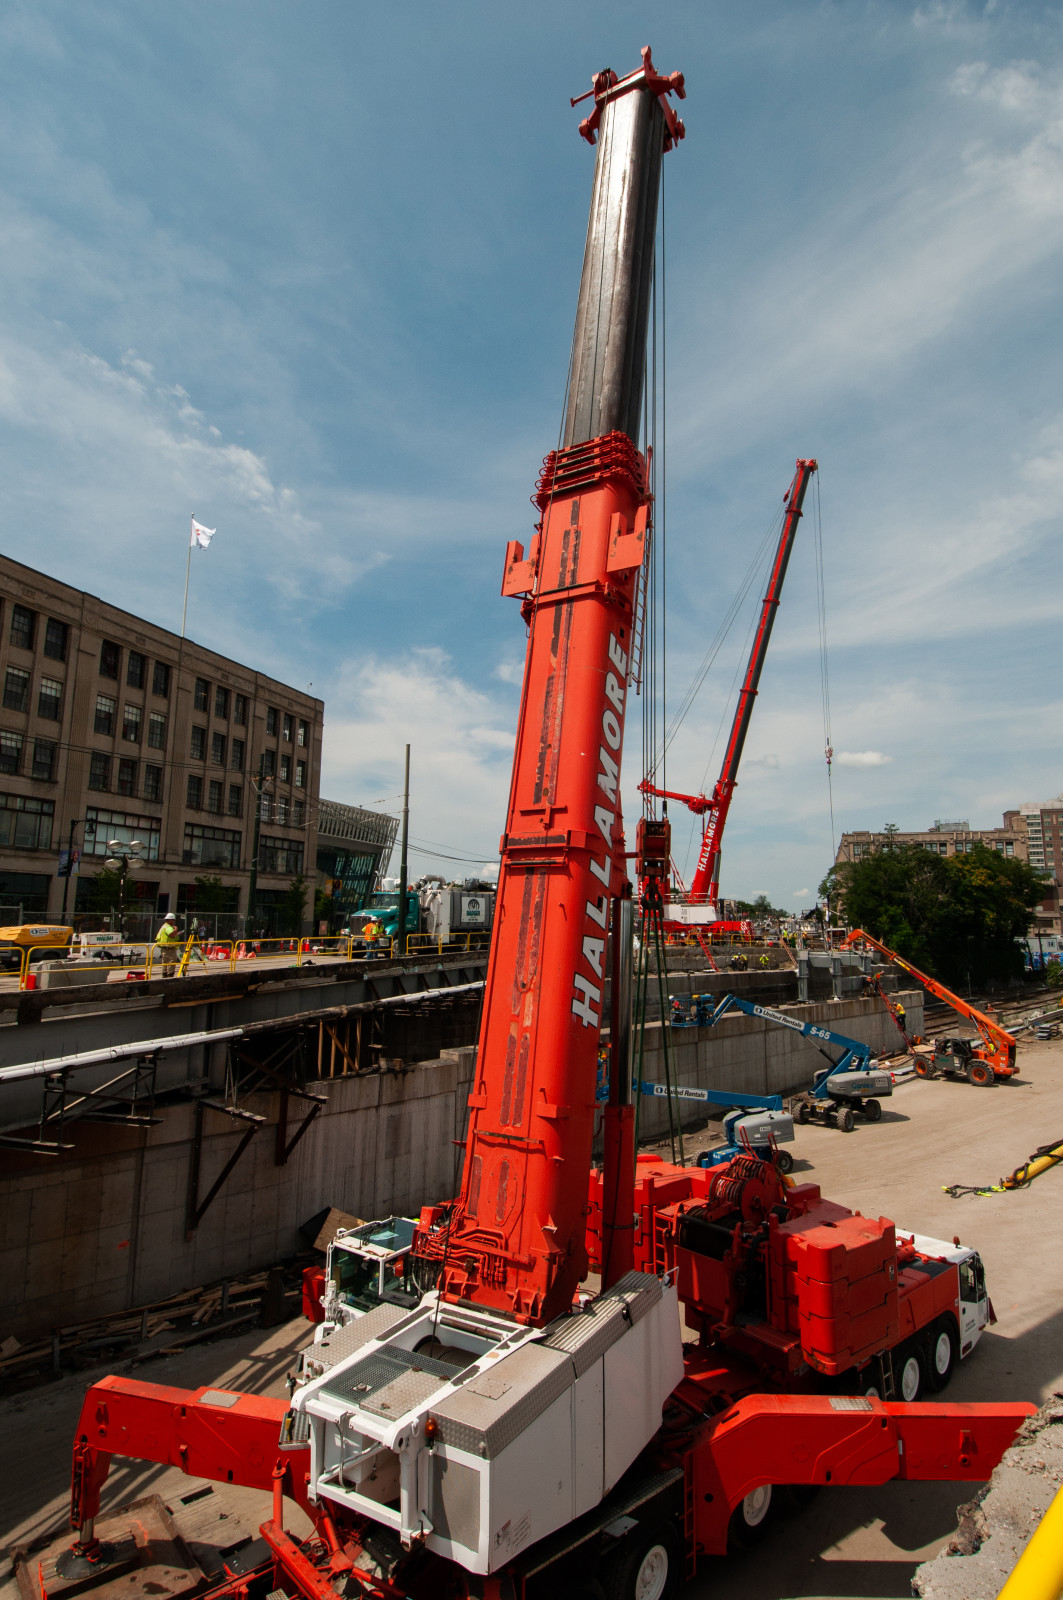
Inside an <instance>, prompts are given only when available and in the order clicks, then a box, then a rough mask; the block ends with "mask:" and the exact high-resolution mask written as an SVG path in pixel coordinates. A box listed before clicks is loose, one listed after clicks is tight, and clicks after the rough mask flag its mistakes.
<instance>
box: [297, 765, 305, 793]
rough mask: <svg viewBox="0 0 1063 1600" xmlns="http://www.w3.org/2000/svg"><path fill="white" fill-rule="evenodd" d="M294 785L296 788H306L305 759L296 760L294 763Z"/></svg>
mask: <svg viewBox="0 0 1063 1600" xmlns="http://www.w3.org/2000/svg"><path fill="white" fill-rule="evenodd" d="M295 787H296V788H297V789H305V788H306V762H305V761H297V762H296V763H295Z"/></svg>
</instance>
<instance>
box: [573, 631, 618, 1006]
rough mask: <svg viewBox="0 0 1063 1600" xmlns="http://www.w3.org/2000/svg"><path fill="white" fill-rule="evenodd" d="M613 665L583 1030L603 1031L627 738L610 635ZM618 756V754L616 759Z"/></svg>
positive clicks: (579, 979) (576, 981)
mask: <svg viewBox="0 0 1063 1600" xmlns="http://www.w3.org/2000/svg"><path fill="white" fill-rule="evenodd" d="M609 660H610V662H611V663H612V666H613V667H614V668H615V669H616V670H615V671H613V670H611V669H610V670H607V671H606V674H605V704H604V706H603V708H602V743H601V745H600V746H599V749H598V762H599V767H600V770H599V773H598V788H599V789H601V791H602V793H603V794H604V795H605V797H606V799H607V800H608V801H610V803H611V805H612V806H613V807H615V808H616V809H614V810H610V807H609V806H607V805H596V806H595V808H594V821H595V824H596V826H597V828H598V831H599V833H600V834H601V836H602V838H603V839H604V840H605V855H604V858H603V860H602V861H600V862H599V861H597V860H595V858H594V856H592V857H591V861H590V869H591V871H592V872H593V873H594V876H595V877H596V878H599V879H600V880H601V882H602V883H603V884H604V885H605V893H604V894H600V895H598V897H597V898H596V899H594V900H588V901H587V905H586V911H585V916H586V923H585V927H586V932H585V933H584V935H583V960H584V962H585V963H586V965H587V968H588V969H589V971H590V972H592V973H593V974H594V976H593V977H588V976H587V974H586V973H584V972H576V973H575V974H574V975H573V979H572V985H573V989H574V991H575V993H574V994H573V996H572V1015H573V1016H574V1017H578V1018H579V1019H580V1021H581V1022H582V1024H583V1026H584V1027H585V1028H597V1027H600V1026H601V1005H602V987H603V983H604V977H605V940H606V928H607V926H608V922H609V890H610V887H611V884H612V878H613V829H614V827H615V826H616V814H617V810H619V806H620V797H619V795H618V792H617V784H618V782H619V779H620V746H621V744H622V742H623V738H624V699H625V695H626V693H627V689H626V685H627V655H626V654H625V652H624V651H623V650H621V648H620V645H619V644H618V642H617V639H616V635H615V634H612V633H611V634H610V635H609ZM614 752H615V754H614Z"/></svg>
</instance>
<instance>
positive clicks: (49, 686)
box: [37, 678, 63, 722]
mask: <svg viewBox="0 0 1063 1600" xmlns="http://www.w3.org/2000/svg"><path fill="white" fill-rule="evenodd" d="M62 701H63V685H62V684H61V683H60V682H59V679H58V678H42V679H41V682H40V688H39V689H38V691H37V715H38V716H39V717H44V719H45V721H46V722H58V721H59V710H60V706H61V705H62Z"/></svg>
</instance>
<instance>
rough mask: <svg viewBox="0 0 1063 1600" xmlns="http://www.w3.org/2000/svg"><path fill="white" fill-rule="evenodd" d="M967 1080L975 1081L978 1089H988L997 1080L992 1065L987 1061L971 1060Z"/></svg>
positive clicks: (968, 1064)
mask: <svg viewBox="0 0 1063 1600" xmlns="http://www.w3.org/2000/svg"><path fill="white" fill-rule="evenodd" d="M967 1081H968V1082H969V1083H973V1084H974V1086H975V1088H977V1089H988V1088H989V1086H990V1084H991V1083H993V1082H994V1081H995V1079H994V1075H993V1069H992V1067H991V1066H990V1065H989V1063H988V1062H986V1061H969V1062H968V1063H967Z"/></svg>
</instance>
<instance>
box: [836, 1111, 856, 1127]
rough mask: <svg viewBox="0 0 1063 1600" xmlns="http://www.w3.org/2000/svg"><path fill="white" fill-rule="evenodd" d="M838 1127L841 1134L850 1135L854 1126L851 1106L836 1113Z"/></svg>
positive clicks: (854, 1120) (854, 1121)
mask: <svg viewBox="0 0 1063 1600" xmlns="http://www.w3.org/2000/svg"><path fill="white" fill-rule="evenodd" d="M838 1126H839V1128H840V1129H841V1130H842V1132H843V1133H852V1131H853V1129H854V1128H855V1126H856V1118H855V1117H854V1116H853V1108H852V1106H846V1107H845V1108H844V1109H843V1110H842V1111H839V1112H838Z"/></svg>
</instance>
